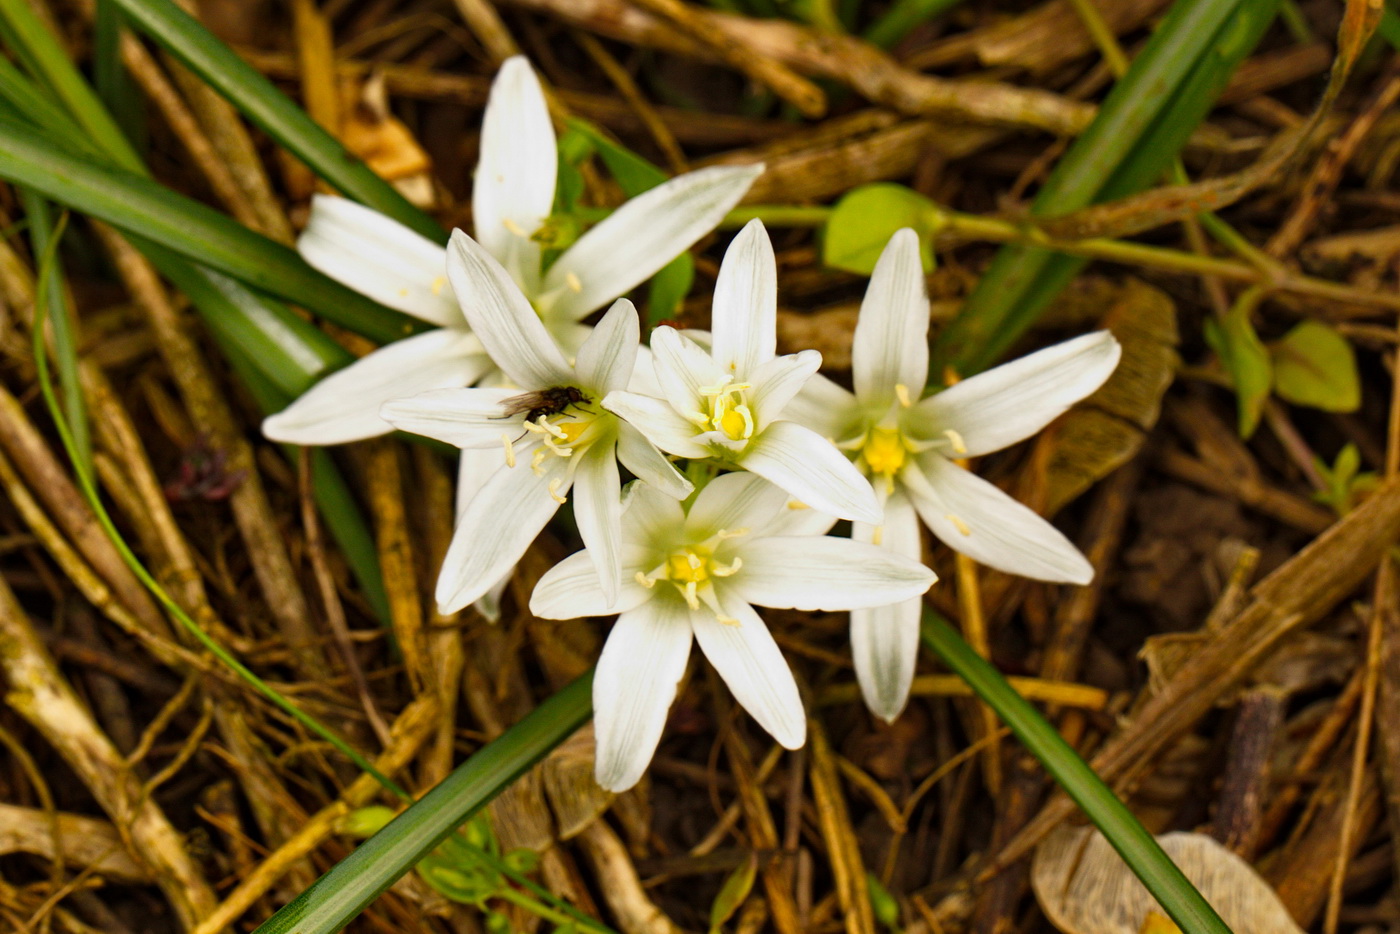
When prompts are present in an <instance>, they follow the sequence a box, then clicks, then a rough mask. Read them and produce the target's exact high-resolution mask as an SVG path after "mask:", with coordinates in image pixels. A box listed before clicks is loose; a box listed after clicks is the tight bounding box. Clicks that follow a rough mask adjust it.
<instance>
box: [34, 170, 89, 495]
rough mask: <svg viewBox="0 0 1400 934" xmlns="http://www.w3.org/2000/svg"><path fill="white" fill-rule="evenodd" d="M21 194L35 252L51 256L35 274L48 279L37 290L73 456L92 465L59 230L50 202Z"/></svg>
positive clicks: (76, 342)
mask: <svg viewBox="0 0 1400 934" xmlns="http://www.w3.org/2000/svg"><path fill="white" fill-rule="evenodd" d="M19 194H20V200H21V202H22V203H23V204H24V216H25V217H26V218H27V219H28V221H29V242H30V245H31V247H32V254H33V255H34V256H50V257H52V259H51V260H50V261H49V262H48V263H46V264H44V265H43V266H42V267H41V268H40V269H39V270H37V271H36V275H40V276H43V277H45V280H46V281H44V282H43V283H41V284H37V292H38V294H39V295H43V296H44V297H45V302H46V305H47V307H46V308H45V309H44V314H45V316H46V317H47V318H48V322H49V326H50V328H51V329H52V331H53V356H54V364H55V366H56V367H57V369H58V385H59V388H60V389H62V390H63V417H64V419H65V420H66V421H67V422H68V430H69V431H70V432H72V434H73V449H74V456H75V457H77V458H78V459H79V460H81V461H82V462H83V464H84V465H85V466H87V467H88V468H89V469H90V468H91V466H92V435H91V433H90V432H89V431H88V422H87V411H86V408H85V406H84V405H83V390H82V385H81V381H80V380H79V379H78V338H77V319H76V316H75V315H74V313H73V307H72V305H70V304H69V302H68V293H67V292H65V291H64V289H63V264H62V263H61V262H60V261H59V258H58V244H57V243H56V242H54V236H55V233H57V232H56V231H55V230H54V224H53V218H52V217H51V216H50V214H49V205H48V202H46V201H45V200H44V199H43V198H41V197H39V196H38V195H37V194H35V193H34V191H33V190H32V189H29V188H21V189H20V190H19ZM36 301H37V296H36Z"/></svg>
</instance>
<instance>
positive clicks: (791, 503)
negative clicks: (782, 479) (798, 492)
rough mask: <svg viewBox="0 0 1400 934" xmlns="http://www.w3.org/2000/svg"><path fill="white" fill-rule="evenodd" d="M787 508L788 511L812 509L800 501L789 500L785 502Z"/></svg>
mask: <svg viewBox="0 0 1400 934" xmlns="http://www.w3.org/2000/svg"><path fill="white" fill-rule="evenodd" d="M787 508H789V509H811V508H812V507H811V506H808V505H807V504H806V503H804V502H802V501H800V500H795V499H790V500H788V501H787Z"/></svg>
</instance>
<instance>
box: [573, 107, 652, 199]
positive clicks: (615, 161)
mask: <svg viewBox="0 0 1400 934" xmlns="http://www.w3.org/2000/svg"><path fill="white" fill-rule="evenodd" d="M568 126H569V129H570V130H572V131H574V132H576V133H578V134H579V135H580V136H582V137H583V138H585V139H587V140H588V142H589V143H591V144H592V145H593V148H594V149H595V150H596V151H597V153H598V156H599V157H600V158H601V159H602V160H603V164H604V165H606V166H607V167H608V172H609V173H611V174H612V177H613V178H614V179H616V180H617V184H618V187H619V188H621V189H622V193H623V194H625V195H626V196H627V197H629V198H635V197H637V195H639V194H641V193H642V192H644V191H648V190H650V189H652V188H655V187H656V186H657V185H660V184H661V183H662V182H664V181H666V179H667V178H668V177H669V176H667V174H666V172H665V171H664V170H662V169H661V168H659V167H657V166H655V165H653V164H652V163H650V162H648V161H647V160H646V159H643V158H642V157H641V156H639V155H637V154H636V153H635V152H633V151H632V150H630V149H628V148H627V147H626V146H623V145H622V144H620V143H618V142H615V141H614V140H613V139H611V138H610V137H609V136H608V135H607V134H606V133H604V132H603V131H602V130H600V129H598V128H597V127H595V126H594V125H593V124H591V123H589V122H588V121H586V120H580V119H578V118H577V117H575V118H571V119H570V120H569V122H568Z"/></svg>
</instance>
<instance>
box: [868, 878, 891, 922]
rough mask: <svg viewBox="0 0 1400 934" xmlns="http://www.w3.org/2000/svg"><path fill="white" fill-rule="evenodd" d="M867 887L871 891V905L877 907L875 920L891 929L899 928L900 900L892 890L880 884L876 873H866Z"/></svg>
mask: <svg viewBox="0 0 1400 934" xmlns="http://www.w3.org/2000/svg"><path fill="white" fill-rule="evenodd" d="M865 888H866V890H867V891H868V892H869V893H870V907H871V908H873V909H875V920H876V921H879V922H880V923H881V924H882V925H884V926H885V927H887V928H889V929H890V930H891V931H898V930H899V900H898V899H896V898H895V897H894V896H893V895H891V894H890V890H889V889H887V888H885V887H884V886H883V885H881V884H880V880H879V879H877V878H875V874H874V873H872V872H867V873H866V874H865Z"/></svg>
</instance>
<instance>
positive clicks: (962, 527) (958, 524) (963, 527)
mask: <svg viewBox="0 0 1400 934" xmlns="http://www.w3.org/2000/svg"><path fill="white" fill-rule="evenodd" d="M943 518H945V519H947V520H948V521H949V522H951V523H953V527H954V528H956V529H957V530H958V531H959V532H961V533H962V534H964V535H971V534H972V529H970V528H968V527H967V523H966V522H964V521H962V520H961V519H959V518H958V517H957V516H955V515H953V514H952V513H951V512H950V513H948V515H946V516H944V517H943Z"/></svg>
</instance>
